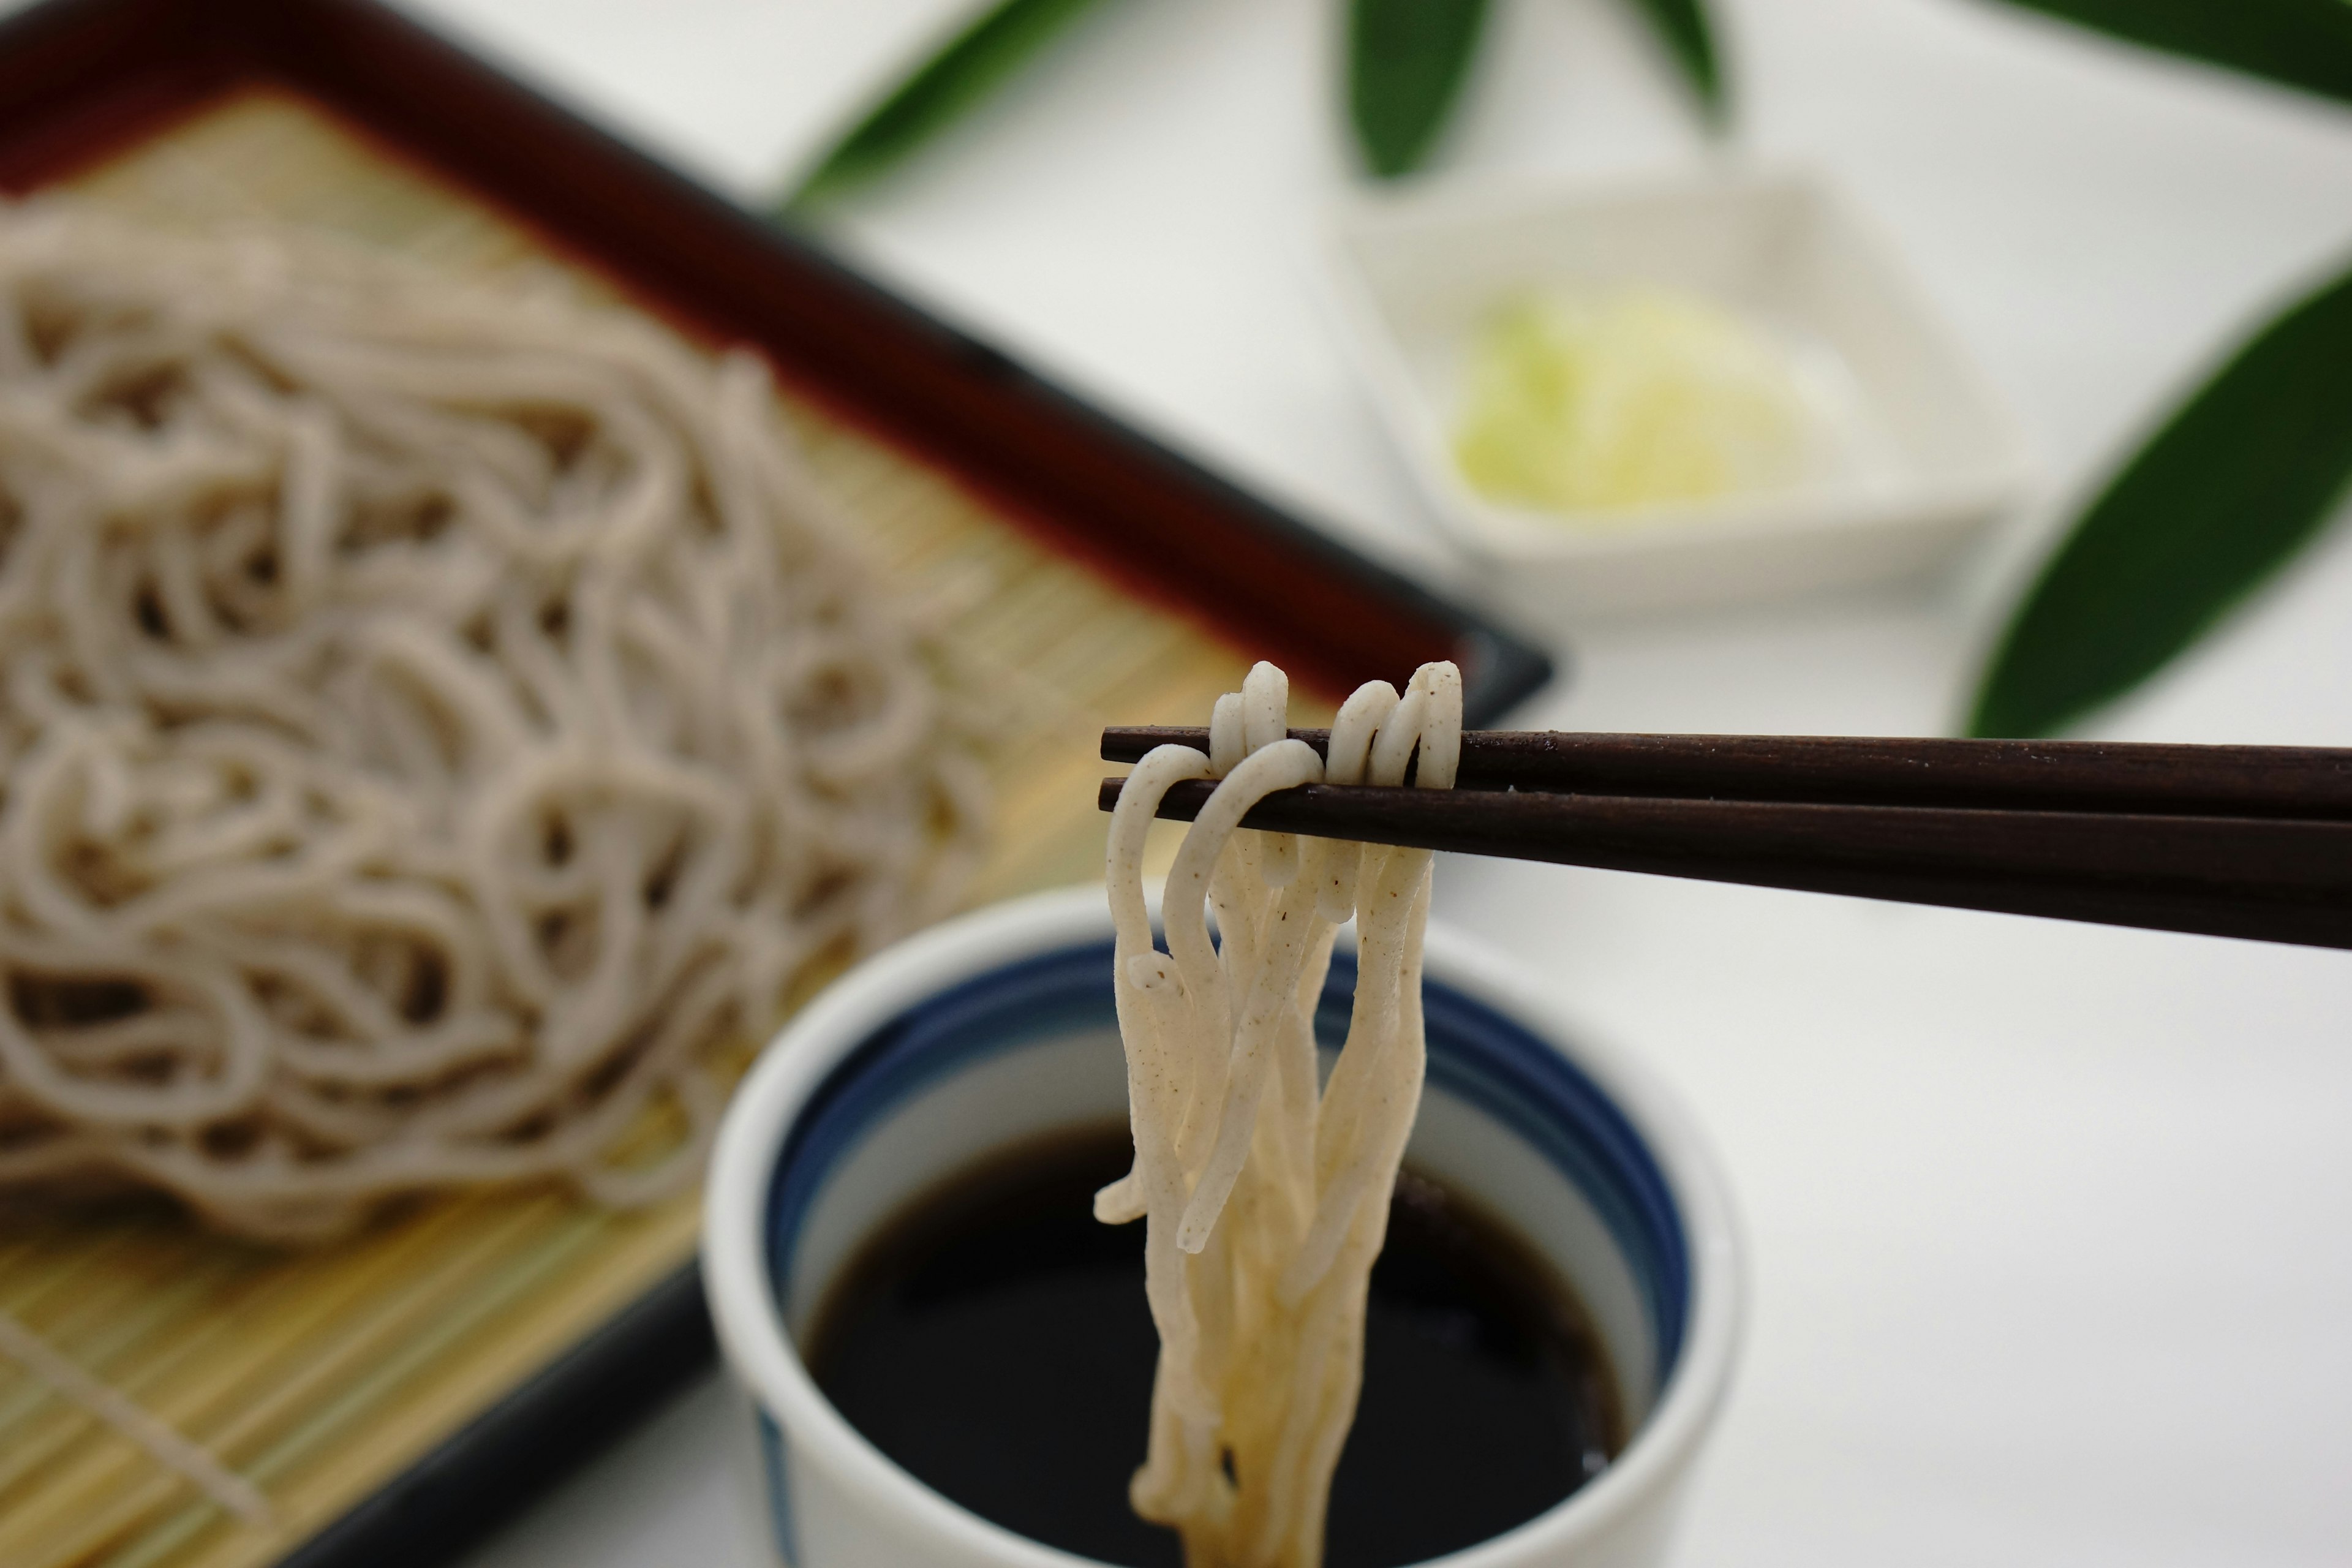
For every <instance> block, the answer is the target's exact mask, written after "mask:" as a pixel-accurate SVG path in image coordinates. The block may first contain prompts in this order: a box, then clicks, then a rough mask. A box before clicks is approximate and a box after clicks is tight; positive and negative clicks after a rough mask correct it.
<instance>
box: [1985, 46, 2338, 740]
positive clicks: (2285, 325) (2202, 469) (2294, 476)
mask: <svg viewBox="0 0 2352 1568" xmlns="http://www.w3.org/2000/svg"><path fill="white" fill-rule="evenodd" d="M2337 3H2341V0H2337ZM2347 484H2352V272H2347V273H2346V274H2345V275H2344V276H2343V277H2341V278H2338V279H2336V280H2335V281H2333V282H2331V283H2329V284H2327V285H2326V286H2325V287H2323V288H2321V289H2319V290H2317V291H2316V292H2315V293H2313V294H2311V295H2309V296H2308V297H2306V298H2305V299H2303V300H2299V301H2297V302H2296V303H2295V304H2294V305H2293V306H2291V307H2289V308H2288V309H2287V310H2286V311H2285V312H2284V313H2283V314H2281V315H2280V316H2278V317H2277V318H2276V319H2275V320H2273V321H2271V322H2270V323H2269V324H2268V325H2267V326H2265V327H2263V329H2262V330H2261V331H2259V332H2257V333H2256V334H2255V335H2254V337H2253V338H2252V341H2251V342H2247V343H2246V344H2245V345H2244V346H2243V347H2242V348H2241V349H2240V350H2239V351H2238V352H2237V353H2236V354H2235V356H2234V357H2232V358H2231V360H2230V362H2229V363H2226V364H2225V365H2223V366H2222V367H2221V371H2220V372H2219V373H2218V374H2215V375H2214V376H2213V377H2212V379H2211V380H2210V381H2208V382H2207V383H2206V384H2204V385H2203V386H2202V387H2200V388H2199V389H2198V390H2197V391H2196V392H2195V393H2193V394H2191V395H2190V396H2189V400H2188V401H2187V402H2186V403H2184V404H2183V405H2181V406H2180V407H2179V409H2178V410H2176V411H2175V412H2174V413H2173V415H2172V416H2171V418H2170V419H2169V420H2168V422H2167V423H2166V424H2165V426H2163V428H2161V429H2159V430H2158V432H2157V433H2156V435H2155V436H2154V437H2151V438H2150V439H2149V440H2148V442H2147V445H2145V446H2144V447H2141V448H2140V449H2139V451H2138V452H2137V454H2136V455H2135V456H2134V457H2133V458H2131V459H2130V460H2129V461H2128V462H2126V464H2125V465H2124V468H2123V469H2122V471H2121V472H2120V473H2118V474H2117V475H2116V477H2115V478H2114V479H2112V480H2111V481H2109V483H2108V485H2107V487H2106V489H2105V492H2104V493H2102V494H2101V495H2100V496H2099V497H2098V499H2097V500H2095V501H2093V502H2092V503H2091V506H2090V508H2089V509H2088V510H2086V511H2084V514H2083V516H2082V518H2081V519H2080V520H2079V521H2077V522H2076V523H2075V525H2074V531H2073V532H2072V533H2071V534H2070V535H2069V536H2068V538H2067V539H2066V541H2065V542H2064V543H2063V544H2062V545H2061V546H2060V547H2059V549H2058V552H2057V553H2056V554H2055V555H2053V556H2052V557H2051V559H2050V561H2049V563H2047V564H2046V565H2045V566H2044V567H2043V568H2042V575H2041V578H2040V580H2039V581H2038V582H2036V583H2035V584H2034V585H2033V587H2032V590H2031V591H2030V592H2029V593H2028V594H2027V595H2026V597H2025V599H2024V601H2023V603H2022V604H2021V605H2020V606H2019V608H2018V610H2017V612H2016V615H2015V616H2014V618H2013V619H2012V620H2011V622H2010V625H2009V628H2008V631H2007V634H2006V635H2005V636H2004V637H2003V638H2002V641H2001V644H2000V647H1999V649H1998V650H1997V651H1996V652H1995V654H1994V656H1993V658H1992V661H1991V664H1990V668H1988V670H1987V671H1986V674H1985V677H1984V680H1983V684H1982V686H1981V687H1980V688H1979V691H1978V694H1977V700H1976V709H1975V712H1974V715H1973V716H1972V717H1971V719H1970V720H1969V732H1970V733H1971V734H1977V735H2010V736H2038V735H2048V734H2053V733H2054V732H2056V731H2058V730H2060V729H2061V728H2063V727H2064V726H2066V725H2068V724H2070V723H2072V722H2073V721H2075V720H2076V719H2079V718H2080V717H2082V716H2083V715H2084V714H2085V713H2087V712H2089V711H2090V710H2093V709H2095V708H2097V707H2099V706H2100V705H2102V704H2104V703H2106V702H2109V701H2112V700H2114V699H2116V698H2117V697H2120V696H2122V695H2123V694H2124V693H2125V692H2126V691H2128V690H2130V689H2132V688H2133V687H2135V686H2137V685H2138V684H2139V683H2140V682H2141V681H2142V680H2145V679H2147V677H2148V676H2150V675H2152V674H2154V673H2155V672H2156V671H2157V670H2158V669H2159V668H2163V666H2164V665H2165V664H2166V663H2167V662H2168V661H2169V660H2170V659H2171V658H2173V657H2174V656H2175V655H2177V654H2179V652H2180V651H2181V650H2182V649H2184V648H2186V647H2189V645H2190V644H2192V643H2194V642H2195V641H2196V640H2197V639H2198V638H2199V637H2201V636H2203V635H2204V634H2205V632H2206V631H2208V630H2209V629H2210V628H2211V627H2212V626H2214V624H2215V623H2217V622H2218V621H2220V620H2221V618H2222V617H2223V616H2225V615H2227V614H2228V612H2229V611H2230V610H2231V608H2232V607H2234V606H2235V605H2237V604H2239V602H2240V601H2242V600H2243V599H2244V598H2245V597H2246V596H2247V595H2249V594H2251V593H2252V592H2253V590H2254V589H2255V588H2257V587H2259V586H2260V585H2261V584H2263V583H2264V582H2265V581H2267V580H2268V579H2269V578H2270V577H2271V576H2272V575H2273V574H2275V573H2276V572H2277V571H2278V570H2279V569H2280V568H2281V567H2282V566H2284V564H2285V563H2287V562H2288V561H2289V560H2290V559H2292V558H2293V557H2294V553H2295V552H2296V551H2297V550H2299V549H2301V548H2302V547H2303V545H2304V544H2305V542H2308V541H2309V540H2310V539H2311V537H2312V536H2313V535H2314V534H2315V533H2316V532H2317V531H2318V530H2319V527H2320V525H2321V524H2322V523H2323V522H2325V521H2326V520H2327V517H2328V515H2329V513H2330V512H2331V511H2332V510H2334V509H2335V507H2336V504H2337V503H2338V502H2339V501H2340V500H2342V499H2343V497H2344V495H2345V493H2346V489H2347Z"/></svg>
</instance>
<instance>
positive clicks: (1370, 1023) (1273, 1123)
mask: <svg viewBox="0 0 2352 1568" xmlns="http://www.w3.org/2000/svg"><path fill="white" fill-rule="evenodd" d="M1287 707H1288V689H1287V683H1286V680H1285V679H1284V677H1283V674H1282V672H1281V671H1280V670H1278V669H1276V668H1274V667H1273V666H1272V665H1268V664H1261V665H1259V666H1257V667H1256V668H1255V669H1253V670H1252V671H1251V672H1250V675H1249V679H1248V680H1247V681H1246V682H1244V686H1243V688H1242V689H1241V691H1240V692H1238V693H1235V694H1231V695H1228V696H1226V697H1224V698H1223V699H1221V700H1219V701H1218V703H1217V706H1216V711H1215V713H1214V715H1213V719H1212V721H1211V724H1210V742H1209V749H1210V754H1209V755H1207V756H1202V754H1201V753H1200V752H1196V751H1193V750H1192V749H1191V748H1189V747H1184V746H1162V747H1160V748H1159V749H1158V750H1156V751H1153V752H1150V754H1149V755H1147V756H1146V757H1145V758H1144V759H1143V761H1142V762H1141V763H1139V764H1138V765H1137V767H1136V770H1135V773H1134V775H1133V777H1132V778H1130V779H1129V782H1128V784H1127V785H1126V787H1125V788H1124V789H1123V790H1122V791H1121V792H1120V794H1119V800H1118V809H1117V810H1116V812H1115V813H1114V814H1113V816H1112V819H1111V828H1110V849H1109V864H1108V870H1109V881H1110V903H1111V913H1112V919H1113V921H1114V923H1115V925H1116V927H1117V931H1118V948H1117V955H1116V959H1115V963H1116V966H1117V972H1118V973H1117V987H1118V1018H1119V1033H1120V1035H1121V1037H1122V1038H1123V1039H1124V1040H1125V1042H1126V1047H1127V1059H1128V1094H1129V1113H1130V1119H1131V1121H1132V1124H1133V1127H1134V1131H1135V1148H1136V1158H1135V1169H1134V1171H1133V1172H1132V1173H1129V1175H1128V1176H1126V1177H1125V1178H1123V1179H1122V1180H1120V1181H1119V1182H1118V1183H1116V1184H1113V1185H1111V1186H1109V1187H1107V1188H1105V1189H1104V1190H1103V1191H1102V1193H1101V1194H1098V1195H1097V1198H1096V1200H1095V1213H1096V1215H1097V1217H1098V1218H1101V1219H1103V1220H1106V1221H1109V1222H1112V1223H1118V1222H1122V1221H1127V1220H1132V1219H1135V1218H1138V1217H1141V1218H1143V1219H1144V1220H1145V1221H1146V1224H1147V1226H1148V1227H1149V1228H1148V1235H1147V1237H1146V1242H1145V1253H1144V1256H1145V1272H1146V1289H1147V1290H1148V1291H1149V1294H1150V1303H1151V1315H1152V1319H1153V1321H1155V1322H1156V1323H1157V1324H1158V1325H1159V1329H1160V1369H1159V1374H1158V1381H1157V1383H1156V1384H1155V1385H1154V1388H1153V1392H1152V1412H1151V1432H1150V1451H1149V1455H1148V1457H1147V1458H1146V1460H1145V1463H1144V1465H1143V1468H1141V1469H1140V1470H1139V1471H1138V1472H1137V1473H1136V1477H1135V1482H1134V1488H1133V1495H1134V1500H1135V1506H1136V1510H1137V1511H1138V1512H1139V1513H1141V1514H1142V1515H1143V1516H1144V1517H1145V1518H1147V1519H1152V1520H1157V1521H1160V1522H1162V1523H1165V1524H1171V1525H1173V1526H1175V1527H1176V1528H1177V1529H1178V1530H1179V1531H1181V1532H1182V1534H1183V1538H1184V1548H1185V1558H1186V1561H1187V1562H1188V1563H1190V1564H1192V1568H1315V1564H1317V1563H1319V1562H1320V1561H1321V1559H1322V1554H1323V1521H1324V1513H1325V1508H1326V1504H1327V1501H1328V1494H1329V1490H1330V1484H1331V1474H1332V1471H1333V1469H1334V1468H1336V1467H1337V1466H1338V1464H1339V1448H1340V1445H1341V1443H1342V1442H1343V1441H1344V1440H1345V1439H1346V1437H1347V1435H1348V1427H1349V1424H1350V1423H1351V1422H1352V1421H1353V1420H1354V1418H1355V1413H1356V1395H1357V1391H1358V1388H1359V1386H1360V1383H1361V1380H1362V1375H1363V1337H1364V1305H1365V1296H1366V1291H1367V1289H1369V1286H1370V1277H1371V1268H1372V1260H1373V1259H1374V1258H1376V1257H1378V1256H1379V1253H1380V1250H1381V1241H1382V1239H1383V1237H1384V1236H1385V1233H1386V1231H1387V1227H1388V1203H1389V1192H1390V1189H1391V1187H1392V1186H1393V1185H1394V1184H1395V1181H1396V1173H1397V1167H1398V1164H1399V1163H1400V1162H1401V1161H1402V1159H1403V1156H1404V1145H1405V1139H1406V1137H1407V1135H1408V1134H1409V1133H1410V1132H1411V1131H1412V1121H1413V1116H1414V1113H1415V1111H1416V1110H1418V1109H1419V1107H1420V1103H1421V1085H1422V1073H1423V1063H1424V1060H1425V1047H1424V1045H1423V1033H1422V1016H1421V946H1422V932H1423V929H1424V927H1425V926H1426V924H1427V922H1428V919H1429V887H1430V855H1429V852H1428V851H1427V850H1422V849H1399V848H1386V847H1377V846H1368V845H1357V844H1349V843H1341V842H1338V841H1335V840H1329V839H1307V840H1304V841H1301V840H1299V839H1297V838H1295V837H1290V836H1288V835H1285V834H1267V833H1258V832H1255V831H1250V830H1244V829H1241V828H1239V824H1240V822H1241V819H1242V817H1243V816H1245V815H1246V814H1247V813H1248V811H1249V808H1250V807H1251V806H1252V805H1255V804H1256V803H1257V801H1258V800H1259V799H1261V798H1262V797H1264V796H1265V795H1268V794H1270V793H1272V792H1273V791H1275V790H1279V789H1287V788H1291V787H1293V786H1295V785H1298V784H1318V783H1330V784H1364V783H1370V784H1402V783H1403V782H1404V779H1405V773H1406V769H1407V767H1408V765H1409V764H1411V763H1412V759H1413V757H1414V754H1415V752H1416V749H1418V752H1419V756H1420V762H1419V764H1418V766H1417V768H1416V769H1415V772H1414V782H1415V783H1416V784H1420V785H1422V786H1423V787H1427V788H1434V789H1444V788H1449V787H1451V786H1452V784H1453V783H1454V768H1455V763H1456V762H1457V760H1458V758H1459V755H1460V752H1461V742H1462V679H1461V675H1460V673H1459V672H1458V671H1457V670H1456V669H1455V668H1454V666H1452V665H1451V664H1426V665H1423V666H1422V668H1421V669H1420V670H1419V672H1417V673H1416V674H1415V675H1414V676H1413V678H1412V684H1411V685H1410V686H1409V687H1407V689H1406V690H1405V692H1404V695H1403V696H1402V698H1400V697H1399V696H1398V694H1397V691H1396V689H1395V688H1394V687H1392V686H1390V685H1389V684H1388V683H1386V682H1385V681H1375V682H1373V683H1371V684H1370V685H1367V686H1365V687H1363V688H1362V689H1360V690H1358V691H1357V692H1356V694H1355V695H1354V696H1353V697H1351V698H1349V700H1348V701H1347V703H1346V704H1345V705H1344V706H1343V707H1342V708H1341V709H1340V710H1339V717H1338V719H1337V720H1336V721H1334V722H1333V725H1332V729H1331V739H1330V744H1329V748H1328V759H1327V758H1320V757H1318V756H1317V755H1316V754H1315V752H1314V751H1313V750H1312V749H1311V748H1309V747H1308V746H1307V744H1306V743H1305V742H1301V741H1295V740H1288V739H1286V738H1285V735H1284V731H1285V729H1286V724H1287V717H1286V710H1287ZM1190 778H1218V779H1221V780H1222V781H1223V782H1221V783H1220V784H1218V786H1217V789H1216V791H1215V793H1214V794H1213V795H1211V796H1210V798H1209V802H1208V804H1207V805H1205V806H1204V807H1203V808H1202V812H1201V815H1200V817H1199V818H1198V820H1197V821H1195V822H1194V824H1193V825H1192V829H1191V830H1190V831H1189V832H1188V833H1187V834H1186V835H1185V838H1184V843H1183V847H1181V849H1180V850H1179V851H1178V852H1177V857H1176V863H1175V867H1174V868H1173V869H1172V870H1171V872H1170V873H1169V878H1168V889H1167V893H1166V897H1165V900H1164V901H1163V905H1162V912H1163V917H1164V921H1165V925H1166V930H1167V938H1168V951H1167V952H1160V951H1158V950H1157V949H1156V948H1155V947H1154V946H1153V944H1152V939H1151V925H1150V916H1149V915H1148V913H1147V912H1146V906H1145V901H1144V889H1143V836H1144V830H1145V829H1146V828H1147V827H1148V826H1150V822H1151V820H1152V816H1153V814H1154V813H1155V812H1156V811H1157V810H1158V808H1159V804H1160V797H1161V796H1162V795H1165V794H1166V793H1167V791H1168V788H1169V786H1170V785H1171V784H1174V783H1176V782H1177V781H1178V780H1181V779H1190ZM1212 904H1213V905H1214V906H1215V910H1216V916H1217V927H1218V932H1219V936H1220V939H1221V940H1220V944H1219V945H1217V946H1212V945H1211V942H1210V939H1209V931H1208V926H1207V913H1208V906H1210V905H1212ZM1349 919H1353V920H1355V921H1356V922H1357V951H1358V954H1359V965H1360V967H1359V970H1358V978H1357V984H1356V993H1355V1002H1354V1013H1353V1016H1352V1017H1351V1018H1350V1019H1349V1026H1348V1037H1347V1043H1346V1045H1345V1046H1344V1047H1342V1049H1341V1050H1340V1053H1339V1061H1338V1063H1337V1064H1336V1065H1335V1066H1334V1068H1332V1071H1331V1075H1330V1078H1329V1079H1328V1082H1327V1083H1326V1084H1325V1085H1324V1086H1323V1088H1322V1089H1321V1090H1320V1092H1319V1093H1318V1089H1317V1085H1316V1077H1317V1066H1316V1059H1315V1036H1314V1028H1313V1019H1314V1011H1315V1004H1316V1000H1317V998H1318V997H1319V996H1321V994H1322V993H1323V980H1324V974H1325V972H1326V970H1327V969H1328V967H1329V964H1330V961H1331V948H1332V943H1333V942H1334V941H1335V940H1336V938H1337V936H1338V934H1339V926H1340V924H1342V923H1344V922H1345V921H1348V920H1349Z"/></svg>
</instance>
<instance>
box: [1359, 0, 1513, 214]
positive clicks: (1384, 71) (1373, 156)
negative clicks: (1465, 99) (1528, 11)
mask: <svg viewBox="0 0 2352 1568" xmlns="http://www.w3.org/2000/svg"><path fill="white" fill-rule="evenodd" d="M1485 23H1486V0H1349V8H1348V110H1349V118H1350V119H1351V120H1352V121H1354V122H1355V127H1356V145H1357V146H1358V147H1359V148H1360V150H1361V151H1362V153H1363V155H1364V166H1365V167H1366V168H1368V169H1370V171H1371V172H1372V173H1373V174H1377V175H1379V176H1380V177H1381V179H1384V180H1387V179H1393V178H1395V177H1396V176H1397V175H1399V174H1406V173H1408V172H1410V171H1411V170H1412V169H1413V168H1415V167H1417V166H1418V165H1419V164H1420V163H1421V161H1422V159H1423V157H1425V156H1427V154H1428V153H1429V150H1430V148H1431V147H1433V145H1435V144H1436V142H1437V133H1438V132H1440V131H1442V130H1444V128H1445V118H1446V116H1447V115H1448V114H1449V113H1451V112H1452V110H1453V108H1454V100H1455V99H1457V98H1459V97H1460V96H1461V95H1462V84H1463V81H1464V80H1465V79H1466V78H1467V77H1468V75H1469V73H1470V61H1471V59H1472V58H1473V57H1474V56H1475V55H1476V54H1477V52H1478V34H1479V30H1480V29H1481V28H1482V27H1483V26H1484V25H1485Z"/></svg>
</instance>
